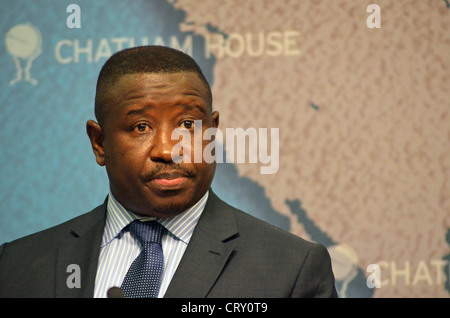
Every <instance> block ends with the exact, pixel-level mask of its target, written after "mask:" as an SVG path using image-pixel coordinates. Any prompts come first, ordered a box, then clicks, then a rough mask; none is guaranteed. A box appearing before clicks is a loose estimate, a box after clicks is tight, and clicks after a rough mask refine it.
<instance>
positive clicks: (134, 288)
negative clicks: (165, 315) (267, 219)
mask: <svg viewBox="0 0 450 318" xmlns="http://www.w3.org/2000/svg"><path fill="white" fill-rule="evenodd" d="M95 115H96V118H97V122H95V121H93V120H89V121H88V122H87V134H88V136H89V138H90V141H91V144H92V149H93V151H94V154H95V158H96V161H97V163H98V164H99V165H100V166H105V167H106V171H107V174H108V178H109V181H110V191H109V195H108V197H107V199H106V201H105V202H104V204H102V205H101V206H99V207H97V208H96V209H94V210H93V211H91V212H89V213H87V214H84V215H81V216H79V217H77V218H75V219H73V220H71V221H68V222H66V223H64V224H61V225H59V226H56V227H54V228H51V229H48V230H45V231H42V232H40V233H37V234H34V235H30V236H28V237H25V238H22V239H19V240H16V241H14V242H11V243H8V244H4V245H2V246H1V248H0V297H107V293H108V290H109V289H110V288H111V287H114V286H117V287H122V289H123V290H124V292H125V296H127V297H128V296H130V297H147V296H148V297H336V290H335V287H334V277H333V273H332V270H331V262H330V257H329V255H328V253H327V251H326V249H325V248H324V247H322V246H321V245H318V244H315V243H311V242H307V241H305V240H303V239H301V238H299V237H297V236H295V235H292V234H290V233H288V232H285V231H282V230H280V229H278V228H275V227H273V226H271V225H268V224H266V223H264V222H262V221H260V220H258V219H256V218H253V217H251V216H250V215H248V214H246V213H244V212H242V211H240V210H237V209H235V208H233V207H231V206H229V205H228V204H226V203H225V202H223V201H221V200H220V199H219V198H218V197H217V196H216V195H215V194H214V193H213V191H212V190H211V189H210V186H211V183H212V180H213V176H214V171H215V164H214V163H206V162H205V161H204V160H200V162H196V160H181V162H178V163H175V160H174V159H173V158H174V157H173V156H174V154H172V152H173V149H174V146H175V144H177V143H178V142H179V140H176V138H175V140H174V139H173V138H172V133H173V132H174V131H175V130H176V129H177V128H183V129H184V130H185V131H188V132H190V133H192V134H193V131H194V129H195V124H197V123H199V122H201V123H202V130H203V131H205V130H206V129H208V128H217V127H218V125H219V113H218V112H217V111H213V110H212V97H211V90H210V87H209V85H208V82H207V81H206V79H205V77H204V76H203V74H202V72H201V70H200V68H199V67H198V65H197V64H196V63H195V61H194V60H193V59H192V58H191V57H189V56H188V55H186V54H184V53H182V52H179V51H177V50H174V49H170V48H165V47H158V46H146V47H138V48H132V49H126V50H123V51H121V52H118V53H116V54H115V55H113V56H112V57H111V58H110V59H109V60H108V61H107V62H106V63H105V65H104V66H103V68H102V70H101V72H100V75H99V78H98V83H97V90H96V98H95ZM193 139H194V138H192V140H193ZM206 145H207V143H206V141H204V142H203V144H202V145H201V147H203V148H204V147H206ZM195 146H196V145H195V144H194V145H193V147H195ZM187 150H188V149H185V148H181V149H180V151H179V152H178V153H175V157H176V156H178V157H179V158H184V159H192V158H189V155H188V154H187V152H188V151H187ZM184 152H186V153H184ZM189 152H190V151H189ZM192 155H193V154H192V153H191V156H192ZM197 161H198V160H197ZM132 224H133V225H136V224H137V226H139V227H140V228H142V229H143V228H146V230H142V231H147V230H148V228H149V224H152V225H151V227H152V228H153V227H155V228H156V227H157V228H158V230H155V231H156V232H157V233H158V234H151V235H150V234H149V235H150V236H152V235H155V237H156V236H157V237H158V238H157V239H156V241H157V242H154V241H152V242H151V243H148V242H146V241H145V240H144V241H143V240H141V237H140V236H139V235H140V234H136V232H134V230H133V229H132V227H133V225H132ZM139 231H141V230H139ZM149 231H150V230H149ZM151 231H153V230H151ZM156 232H152V233H156ZM145 233H147V232H145ZM145 235H147V234H145ZM147 244H150V245H149V246H152V248H154V249H153V250H152V251H153V252H151V253H150V252H148V253H149V254H145V253H146V252H145V251H148V250H149V249H150V248H147V247H146V246H147ZM144 254H145V255H150V256H143V255H144ZM145 257H147V258H146V260H144V258H145ZM155 264H158V265H155ZM155 268H157V269H155ZM76 274H79V276H76ZM139 275H141V276H139ZM153 276H154V278H153ZM130 277H131V278H130ZM149 277H151V279H149ZM146 280H149V282H145V281H146ZM147 283H148V285H145V284H147ZM140 285H145V286H143V287H142V288H140V287H138V286H140ZM149 286H151V287H149ZM150 289H152V294H145V292H147V291H148V290H150ZM141 293H143V294H141Z"/></svg>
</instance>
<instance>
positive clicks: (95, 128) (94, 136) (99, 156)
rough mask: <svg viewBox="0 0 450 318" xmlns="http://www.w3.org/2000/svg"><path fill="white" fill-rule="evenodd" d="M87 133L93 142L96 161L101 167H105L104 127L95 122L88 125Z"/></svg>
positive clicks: (89, 122) (89, 121) (90, 121)
mask: <svg viewBox="0 0 450 318" xmlns="http://www.w3.org/2000/svg"><path fill="white" fill-rule="evenodd" d="M86 132H87V134H88V136H89V139H90V140H91V145H92V150H94V154H95V159H96V161H97V163H98V165H100V166H104V165H105V149H104V148H103V141H104V139H105V138H104V136H105V135H104V134H103V129H102V127H101V126H100V125H99V124H98V123H97V122H95V121H93V120H88V121H87V123H86Z"/></svg>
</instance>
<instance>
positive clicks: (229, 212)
mask: <svg viewBox="0 0 450 318" xmlns="http://www.w3.org/2000/svg"><path fill="white" fill-rule="evenodd" d="M105 216H106V204H103V205H101V206H99V207H97V208H95V209H94V210H92V211H91V212H89V213H86V214H84V215H81V216H79V217H77V218H75V219H73V220H70V221H68V222H66V223H63V224H61V225H58V226H56V227H53V228H50V229H47V230H44V231H42V232H38V233H36V234H32V235H30V236H27V237H25V238H21V239H18V240H16V241H13V242H11V243H7V244H3V245H2V246H1V247H0V297H93V292H94V284H95V276H96V271H97V263H98V257H99V253H100V243H101V240H102V234H103V228H104V225H105ZM70 264H76V265H78V266H79V268H80V274H81V287H80V288H76V287H75V288H69V287H68V285H67V280H68V278H69V280H71V278H70V277H69V276H70V275H72V274H73V269H71V268H70V267H69V269H68V266H69V265H70ZM72 278H73V277H72ZM336 296H337V294H336V289H335V285H334V276H333V273H332V270H331V262H330V257H329V255H328V253H327V250H326V249H325V248H324V247H323V246H321V245H318V244H315V243H311V242H308V241H305V240H303V239H301V238H299V237H297V236H295V235H293V234H290V233H288V232H286V231H283V230H281V229H278V228H276V227H274V226H271V225H268V224H266V223H264V222H262V221H260V220H258V219H256V218H254V217H252V216H250V215H248V214H246V213H244V212H242V211H240V210H237V209H235V208H233V207H231V206H229V205H228V204H226V203H225V202H223V201H222V200H220V199H219V198H218V197H217V196H216V195H215V194H214V193H213V192H212V191H210V195H209V199H208V202H207V204H206V206H205V210H204V212H203V214H202V216H201V218H200V220H199V222H198V224H197V227H196V228H195V231H194V233H193V235H192V238H191V241H190V243H189V245H188V247H187V249H186V252H185V254H184V256H183V258H182V260H181V262H180V264H179V266H178V269H177V271H176V273H175V275H174V277H173V279H172V281H171V283H170V286H169V288H168V290H167V292H166V294H165V297H187V298H194V297H196V298H200V297H233V298H237V297H267V298H269V297H280V298H284V297H336Z"/></svg>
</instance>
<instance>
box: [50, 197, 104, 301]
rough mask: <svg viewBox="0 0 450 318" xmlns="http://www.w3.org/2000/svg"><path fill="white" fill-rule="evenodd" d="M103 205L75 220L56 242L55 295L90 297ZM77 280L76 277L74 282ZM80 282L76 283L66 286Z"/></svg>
mask: <svg viewBox="0 0 450 318" xmlns="http://www.w3.org/2000/svg"><path fill="white" fill-rule="evenodd" d="M105 215H106V204H103V205H101V206H99V207H97V208H96V209H94V210H93V211H92V212H90V213H89V214H88V215H86V219H84V218H83V219H78V220H77V221H76V222H74V223H73V225H72V227H71V229H70V230H69V231H68V232H67V233H66V234H65V235H66V236H65V237H66V238H65V239H63V240H62V241H61V243H60V244H59V245H58V254H57V260H56V285H55V295H56V297H93V295H94V285H95V276H96V273H97V263H98V257H99V254H100V244H101V240H102V234H103V228H104V225H105ZM77 279H79V280H78V281H77ZM68 282H69V286H70V283H74V284H75V283H77V282H80V286H77V284H75V286H73V287H72V288H70V287H68Z"/></svg>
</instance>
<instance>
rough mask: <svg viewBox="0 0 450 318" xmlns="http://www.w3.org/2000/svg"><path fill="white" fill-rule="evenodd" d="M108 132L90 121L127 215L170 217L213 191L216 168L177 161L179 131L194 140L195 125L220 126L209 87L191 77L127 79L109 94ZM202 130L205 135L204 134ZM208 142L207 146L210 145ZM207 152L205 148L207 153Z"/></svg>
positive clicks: (90, 132) (92, 134) (187, 74)
mask: <svg viewBox="0 0 450 318" xmlns="http://www.w3.org/2000/svg"><path fill="white" fill-rule="evenodd" d="M107 107H108V111H107V116H106V118H105V120H104V124H103V127H100V126H99V125H98V124H97V123H95V122H94V121H88V123H87V131H88V135H89V137H90V139H91V143H92V146H93V149H94V153H95V154H96V159H97V163H98V164H99V165H101V166H103V165H104V166H106V170H107V173H108V177H109V182H110V187H111V191H112V194H113V195H114V197H115V198H116V199H117V200H118V201H119V202H120V203H121V204H122V205H123V206H124V207H125V208H127V209H128V210H130V211H132V212H134V213H136V214H140V215H150V216H156V217H164V218H166V217H171V216H174V215H176V214H179V213H181V212H183V211H184V210H186V209H187V208H189V207H191V206H192V205H194V204H195V203H196V202H197V201H198V200H200V198H201V197H202V196H203V195H204V194H205V193H206V191H207V190H208V189H209V187H210V185H211V182H212V180H213V177H214V171H215V164H207V163H205V162H204V161H202V162H200V163H194V160H193V159H192V158H191V160H190V162H192V163H185V162H181V163H179V164H175V163H174V162H173V161H172V148H173V147H174V145H175V144H177V143H178V142H179V140H172V139H171V135H172V132H173V131H174V130H175V129H176V128H187V129H188V130H189V131H190V132H191V134H192V136H191V140H192V142H193V141H194V137H193V132H194V120H201V121H202V130H203V131H204V130H205V129H207V128H209V127H217V126H218V123H219V114H218V113H217V112H213V113H211V109H210V105H209V104H208V95H207V90H206V88H205V84H204V83H203V82H202V81H201V80H200V79H199V77H198V75H197V74H195V73H191V72H180V73H144V74H130V75H124V76H122V77H121V78H120V79H119V80H118V81H117V82H116V83H115V84H114V86H113V87H112V88H111V89H110V95H109V96H108V105H107ZM203 131H202V133H203ZM206 144H207V142H206V141H204V142H203V144H202V147H203V148H204V147H205V146H206ZM202 153H203V149H202Z"/></svg>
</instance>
